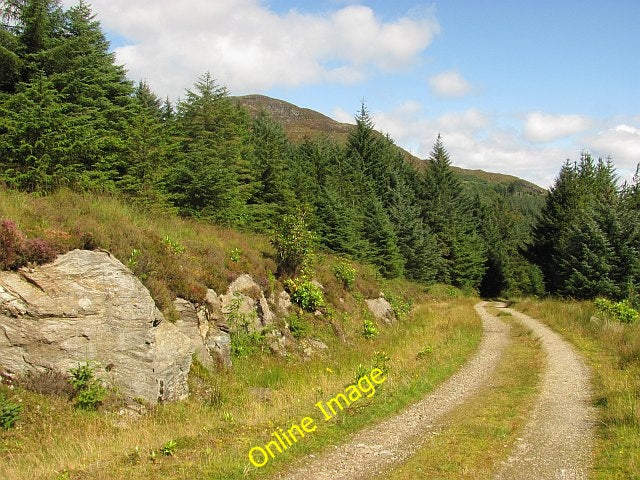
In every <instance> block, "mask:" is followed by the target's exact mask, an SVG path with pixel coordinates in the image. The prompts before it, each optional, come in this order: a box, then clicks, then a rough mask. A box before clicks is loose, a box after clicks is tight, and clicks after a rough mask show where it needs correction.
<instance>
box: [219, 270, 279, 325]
mask: <svg viewBox="0 0 640 480" xmlns="http://www.w3.org/2000/svg"><path fill="white" fill-rule="evenodd" d="M220 305H221V310H222V314H223V315H224V317H225V319H226V324H227V325H228V328H229V330H230V331H233V332H235V331H238V330H239V329H244V330H246V331H247V332H249V333H253V332H262V331H263V330H265V328H266V327H268V326H270V325H272V324H273V322H274V320H275V315H274V314H273V312H272V311H271V309H270V307H269V303H268V302H267V299H266V298H265V296H264V292H263V291H262V289H261V288H260V285H258V284H257V283H256V282H255V280H253V278H252V277H251V275H247V274H244V275H240V276H239V277H238V278H237V279H235V280H234V281H233V282H232V283H231V285H229V288H228V290H227V293H226V294H224V295H220Z"/></svg>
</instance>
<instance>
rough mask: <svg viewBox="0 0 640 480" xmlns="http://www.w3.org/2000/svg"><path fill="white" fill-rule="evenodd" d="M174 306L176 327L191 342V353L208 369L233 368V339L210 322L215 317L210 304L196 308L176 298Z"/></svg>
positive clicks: (186, 301)
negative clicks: (218, 367)
mask: <svg viewBox="0 0 640 480" xmlns="http://www.w3.org/2000/svg"><path fill="white" fill-rule="evenodd" d="M173 305H174V308H175V310H176V312H177V313H178V320H177V321H176V327H178V330H180V331H181V332H182V333H183V334H184V335H186V336H187V337H188V338H189V340H190V341H191V347H190V350H191V353H192V354H193V353H195V355H196V358H197V359H198V361H199V362H200V363H201V364H202V365H204V366H205V367H207V368H214V367H216V366H218V365H221V366H223V367H225V368H229V367H231V338H230V336H229V333H228V332H224V331H222V330H221V329H220V328H219V327H218V326H217V325H216V324H215V323H213V322H212V321H210V319H211V318H214V317H213V315H211V314H210V310H209V308H210V306H209V302H206V303H205V305H201V306H196V305H194V304H192V303H191V302H189V301H188V300H184V299H182V298H176V299H175V301H174V302H173Z"/></svg>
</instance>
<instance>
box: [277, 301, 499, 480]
mask: <svg viewBox="0 0 640 480" xmlns="http://www.w3.org/2000/svg"><path fill="white" fill-rule="evenodd" d="M486 304H487V302H481V303H478V304H477V305H476V306H475V308H476V311H477V312H478V315H479V316H480V318H481V319H482V326H483V337H482V340H481V342H480V345H479V347H478V350H477V352H476V353H475V354H474V356H473V357H472V358H471V360H469V361H468V362H467V363H466V364H465V365H464V366H463V367H462V368H461V369H460V370H459V371H458V372H457V373H455V374H454V375H453V376H452V377H450V378H449V379H448V380H446V381H445V382H444V383H443V384H442V385H440V386H439V387H438V388H436V389H435V390H434V391H433V392H432V393H430V394H429V395H427V396H426V397H425V398H423V399H422V400H420V401H419V402H417V403H415V404H413V405H411V406H410V407H408V408H407V409H405V410H404V411H403V412H401V413H399V414H397V415H395V416H393V417H391V418H388V419H386V420H384V421H382V422H380V423H378V424H376V425H373V426H371V427H368V428H365V429H363V430H360V431H359V432H357V433H356V434H354V435H353V436H352V437H351V438H350V440H349V442H348V443H345V444H342V445H338V446H336V447H335V448H333V449H331V450H329V451H327V452H324V453H322V454H319V455H309V456H308V457H305V458H304V459H302V460H301V461H300V462H296V463H294V464H293V465H292V467H291V468H290V469H289V470H288V472H287V473H284V474H281V475H276V476H275V477H274V478H275V479H280V480H309V479H314V480H343V479H344V480H346V479H350V480H355V479H362V478H368V477H372V476H375V475H377V474H379V473H380V472H381V471H382V470H383V469H385V468H387V467H389V466H390V465H392V464H394V463H398V462H401V461H403V460H405V459H407V458H409V457H410V456H411V455H413V453H414V452H415V451H416V450H418V449H419V448H420V447H421V446H422V445H423V444H424V443H425V442H426V441H427V440H428V439H429V437H430V436H431V435H432V434H434V433H436V432H437V428H438V426H439V425H438V421H439V419H441V418H442V417H443V416H444V415H445V414H447V413H448V412H450V411H451V410H453V409H454V408H455V407H457V406H459V405H461V404H462V403H464V402H465V401H466V400H467V399H469V397H471V396H472V395H473V394H474V393H475V392H476V391H477V390H478V389H480V388H481V387H482V386H484V385H486V384H487V383H488V382H489V381H490V379H491V377H492V375H493V374H494V372H495V370H496V367H497V365H498V363H499V361H500V359H501V357H502V354H503V352H504V350H505V347H506V346H507V345H508V344H509V343H510V341H511V340H510V336H509V330H510V329H509V326H508V325H506V324H505V323H503V322H501V321H500V320H499V319H498V318H497V317H496V316H494V315H491V314H490V313H488V312H487V311H486V309H485V308H484V306H485V305H486ZM505 478H507V477H505Z"/></svg>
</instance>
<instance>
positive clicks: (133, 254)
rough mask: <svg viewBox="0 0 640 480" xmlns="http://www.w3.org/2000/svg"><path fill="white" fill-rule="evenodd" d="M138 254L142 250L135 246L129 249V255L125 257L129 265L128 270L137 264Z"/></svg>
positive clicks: (140, 253) (133, 268)
mask: <svg viewBox="0 0 640 480" xmlns="http://www.w3.org/2000/svg"><path fill="white" fill-rule="evenodd" d="M140 255H142V252H141V251H140V250H138V249H137V248H134V249H133V250H132V251H131V255H129V258H128V259H127V266H128V267H129V270H131V271H133V270H135V268H136V267H137V266H138V260H139V259H140Z"/></svg>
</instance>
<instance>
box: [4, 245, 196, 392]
mask: <svg viewBox="0 0 640 480" xmlns="http://www.w3.org/2000/svg"><path fill="white" fill-rule="evenodd" d="M190 350H191V344H190V341H189V338H187V337H186V336H185V335H183V334H182V333H180V331H179V330H178V328H176V327H175V326H174V325H173V324H171V323H169V322H166V321H165V320H164V318H163V316H162V314H161V313H160V311H159V310H158V309H157V308H156V306H155V304H154V302H153V299H152V298H151V296H150V295H149V292H148V290H147V289H146V288H145V287H144V285H143V284H142V283H141V282H140V281H139V280H138V279H137V278H136V277H135V276H133V274H132V273H131V272H130V271H129V270H128V269H127V268H126V267H125V266H124V265H123V264H122V263H120V262H119V261H118V260H116V259H115V258H113V257H112V256H110V255H109V254H108V253H106V252H94V251H87V250H74V251H71V252H69V253H66V254H64V255H61V256H59V257H58V258H57V259H56V260H55V261H54V262H53V263H50V264H48V265H41V266H38V267H36V268H33V269H21V270H20V271H18V272H0V371H2V373H3V374H5V375H9V376H13V375H19V374H26V373H28V372H41V371H44V370H47V369H50V370H56V371H61V372H66V371H68V370H69V369H70V368H73V367H75V366H77V365H78V364H79V363H83V362H86V361H89V362H94V364H95V373H96V375H97V376H98V377H99V378H101V379H102V380H104V381H106V382H108V383H110V384H113V385H114V386H116V387H117V388H118V389H119V391H120V392H121V393H122V394H123V395H124V396H125V398H128V399H142V400H144V401H145V402H148V403H149V404H152V405H153V404H155V403H157V402H158V401H172V400H179V399H182V398H185V397H186V396H187V394H188V386H187V374H188V372H189V368H190V365H191V355H190Z"/></svg>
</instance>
